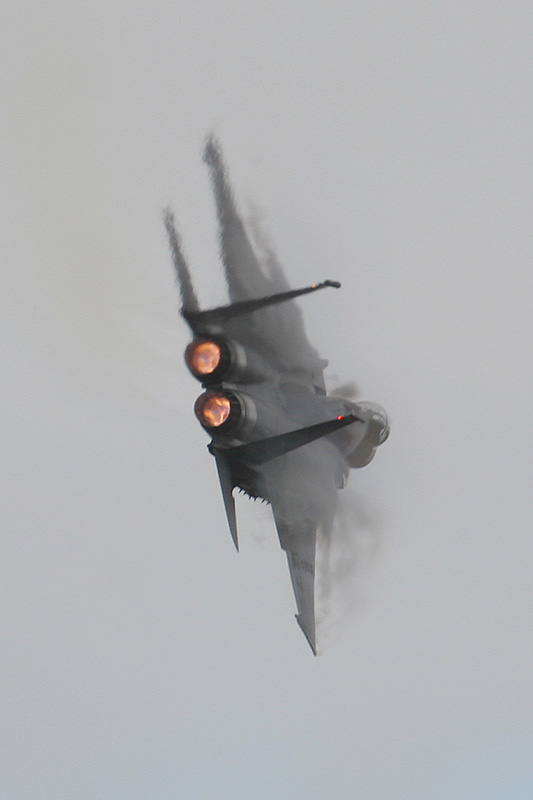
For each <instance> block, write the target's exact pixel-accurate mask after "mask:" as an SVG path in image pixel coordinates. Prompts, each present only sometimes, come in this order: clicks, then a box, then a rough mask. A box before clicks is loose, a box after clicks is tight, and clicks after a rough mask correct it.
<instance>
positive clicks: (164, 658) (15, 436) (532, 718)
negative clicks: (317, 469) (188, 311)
mask: <svg viewBox="0 0 533 800" xmlns="http://www.w3.org/2000/svg"><path fill="white" fill-rule="evenodd" d="M532 22H533V20H532V12H531V7H530V4H529V3H527V2H518V0H517V1H516V2H515V1H514V0H506V2H503V1H502V2H494V0H487V2H484V3H480V2H473V0H461V2H458V1H457V2H455V0H451V1H450V0H436V1H435V2H430V3H420V2H412V0H411V1H409V0H407V2H406V0H402V2H396V1H395V0H372V2H354V0H350V1H349V2H348V0H328V2H326V1H325V0H308V2H306V3H301V2H296V0H283V2H281V1H280V0H272V2H269V3H260V2H257V3H253V2H244V0H219V2H216V3H215V2H213V0H211V2H202V0H196V2H189V1H188V0H187V1H186V2H179V1H178V2H173V3H171V2H168V0H152V2H140V0H129V2H124V0H117V1H116V2H112V3H109V2H105V3H104V2H103V1H102V0H96V1H95V2H92V3H80V4H73V3H66V2H63V0H53V1H52V2H49V3H35V2H30V1H29V0H19V2H17V3H11V4H10V5H5V7H4V9H3V11H2V25H1V28H2V39H3V41H2V46H1V47H0V65H1V74H2V79H1V81H2V110H3V117H4V125H3V129H4V133H3V135H2V150H1V162H0V163H1V170H2V171H1V187H2V188H1V195H0V197H1V204H2V205H1V213H2V236H1V239H0V248H1V250H0V253H1V259H2V274H3V278H4V280H5V286H6V289H7V291H4V292H3V306H4V311H3V315H2V341H3V347H2V351H3V352H2V362H3V378H2V384H3V387H4V392H3V398H4V399H3V414H2V425H3V429H4V444H3V448H2V451H3V458H2V472H3V484H4V487H5V499H4V500H3V501H2V512H3V514H2V515H3V518H4V519H3V524H2V542H3V547H2V558H1V559H0V593H1V596H0V620H1V622H0V624H1V647H0V651H1V655H0V682H1V690H0V720H1V722H0V797H1V798H6V800H175V798H184V800H200V799H202V800H204V799H205V798H213V800H215V798H216V800H220V799H221V798H222V800H226V799H227V800H230V798H231V800H233V799H234V798H254V800H255V798H258V799H259V798H260V799H261V800H271V798H281V800H308V799H309V800H325V799H326V798H327V799H328V800H329V798H336V799H338V800H352V799H353V798H361V800H412V799H413V798H432V800H464V798H468V800H493V798H494V800H496V798H498V800H500V798H505V799H506V800H529V798H531V796H532V795H533V768H532V766H531V763H532V762H531V752H532V751H533V684H532V677H531V676H532V670H533V663H532V662H533V643H532V635H531V627H532V610H533V590H532V577H531V576H532V571H533V563H532V562H533V543H532V536H531V527H532V526H531V519H532V511H533V508H532V505H533V503H532V500H531V494H532V492H531V483H532V481H531V478H532V472H533V470H532V467H533V464H532V452H533V441H532V440H533V432H532V425H531V393H532V392H531V388H532V384H531V381H532V379H531V369H532V356H533V353H532V350H533V346H532V341H533V323H532V312H531V299H532V295H533V291H532V290H533V286H532V283H533V279H532V270H531V263H532V230H533V225H532V219H533V210H532V201H531V197H532V167H531V163H532V158H531V155H532V154H531V142H532V133H533V131H532V127H533V124H532V123H533V110H532V101H531V86H532V77H533V76H532V69H531V33H532V27H533V26H532ZM212 130H213V131H215V132H216V134H217V135H218V137H219V138H220V140H221V142H222V145H223V147H224V151H225V155H226V160H227V162H228V166H229V172H230V177H231V180H232V182H233V185H234V187H235V193H236V197H237V201H238V204H239V207H240V209H241V211H242V212H243V214H245V215H259V216H260V218H261V220H262V225H263V226H264V227H265V228H266V230H267V231H268V232H269V234H270V236H271V238H272V242H273V244H274V247H275V249H276V252H277V254H278V257H279V259H280V260H281V262H282V263H283V264H284V267H285V271H286V274H287V277H288V279H289V281H290V283H291V285H292V286H294V287H299V286H304V285H307V284H309V283H311V282H315V281H318V280H321V279H324V278H331V279H335V280H339V281H341V282H342V284H343V288H342V290H341V291H340V292H320V293H317V294H316V295H312V296H310V297H308V298H304V299H303V300H302V301H301V303H300V305H301V307H302V309H303V311H304V315H305V318H306V323H307V331H308V335H309V338H310V339H311V341H312V342H313V343H314V344H315V345H316V346H317V347H318V349H319V351H320V354H321V355H322V356H324V357H326V358H329V361H330V364H329V367H328V369H327V372H326V377H327V379H328V384H329V386H330V387H333V386H335V384H337V383H342V382H345V381H346V380H351V379H354V380H355V381H356V382H357V385H358V387H359V391H360V395H361V397H364V398H367V399H371V400H376V401H377V402H379V403H381V404H382V405H383V406H384V407H385V408H386V410H387V411H388V413H389V415H390V418H391V423H392V433H391V437H390V439H389V441H388V442H387V444H386V445H384V446H383V448H381V450H380V451H379V452H378V454H377V456H376V459H375V461H374V462H373V463H372V464H371V465H370V466H369V467H368V468H366V469H365V470H363V471H360V472H359V473H355V474H353V475H352V477H351V481H350V489H349V490H348V489H347V490H346V491H345V492H344V495H345V496H344V497H343V509H344V514H343V525H342V526H341V529H340V531H339V534H338V537H339V538H338V546H337V550H336V551H335V553H334V554H333V555H334V559H336V560H335V563H334V564H333V567H334V573H335V575H336V582H335V585H334V587H333V588H332V590H331V592H329V593H328V594H327V595H326V596H322V597H321V601H320V602H321V613H322V616H323V617H324V620H323V622H322V623H321V624H320V625H319V628H318V637H319V649H320V651H321V654H320V655H319V656H318V657H317V658H316V659H315V658H313V657H312V655H311V653H310V651H309V647H308V645H307V643H306V642H305V640H304V638H303V636H302V635H301V633H300V631H299V629H298V628H297V625H296V623H295V621H294V616H293V614H294V599H293V596H292V592H291V587H290V580H289V575H288V570H287V565H286V561H285V558H284V555H283V553H282V552H281V551H280V549H279V544H278V542H277V536H276V533H275V528H274V524H273V522H272V520H271V517H270V512H269V510H268V509H267V508H266V507H264V506H263V507H259V506H258V505H257V504H253V503H251V502H246V501H245V500H243V501H240V500H239V502H238V516H239V527H240V538H241V553H240V554H239V555H237V554H236V553H235V551H234V548H233V544H232V542H231V538H230V535H229V533H228V531H227V528H226V522H225V519H224V512H223V508H222V503H221V500H220V496H219V488H218V485H217V480H216V474H215V467H214V463H213V460H212V458H211V457H210V456H209V454H208V453H207V450H206V448H205V445H206V443H207V437H206V436H205V434H204V432H203V431H202V430H201V428H200V426H199V425H198V424H197V423H196V421H195V419H194V417H193V414H192V403H193V401H194V399H195V397H196V396H197V394H198V393H199V387H198V385H197V384H196V383H195V381H193V380H192V378H191V377H190V375H189V374H188V373H187V371H186V369H185V367H184V365H183V362H182V351H183V349H184V347H185V345H186V343H187V341H188V332H187V329H186V326H185V324H184V323H183V321H182V320H181V319H180V318H179V317H178V315H177V308H178V293H177V290H176V287H175V285H174V278H173V274H172V268H171V262H170V257H169V254H168V252H167V245H166V241H165V235H164V228H163V225H162V222H161V210H162V208H163V207H164V206H165V205H167V204H169V203H170V204H171V205H172V206H173V207H174V209H175V212H176V218H177V221H178V224H179V227H180V230H181V233H182V236H183V240H184V246H185V250H186V252H187V254H188V257H189V261H190V264H191V268H192V271H193V276H194V279H195V282H196V284H197V288H198V292H199V294H200V297H201V298H202V301H203V302H204V303H205V304H206V305H213V304H219V303H221V302H224V300H225V293H224V283H223V279H222V276H221V270H220V267H219V263H218V255H217V246H216V226H215V216H214V208H213V203H212V197H211V193H210V188H209V183H208V176H207V171H206V169H205V165H204V164H202V162H201V158H200V155H201V151H202V145H203V140H204V137H205V135H206V134H207V133H208V132H210V131H212ZM339 554H340V556H342V560H339Z"/></svg>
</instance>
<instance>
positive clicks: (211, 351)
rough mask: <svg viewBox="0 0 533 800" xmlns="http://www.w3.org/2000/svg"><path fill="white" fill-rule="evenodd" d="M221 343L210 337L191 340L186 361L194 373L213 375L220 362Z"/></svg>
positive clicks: (186, 352)
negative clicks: (209, 338)
mask: <svg viewBox="0 0 533 800" xmlns="http://www.w3.org/2000/svg"><path fill="white" fill-rule="evenodd" d="M221 354H222V351H221V349H220V345H218V344H217V343H216V342H213V341H210V340H208V339H197V340H195V341H194V342H191V343H190V345H189V346H188V347H187V349H186V351H185V361H186V362H187V366H188V367H189V369H190V370H191V372H192V373H193V374H194V375H197V376H203V375H211V374H212V373H213V372H214V371H215V370H216V368H217V367H218V365H219V364H220V357H221Z"/></svg>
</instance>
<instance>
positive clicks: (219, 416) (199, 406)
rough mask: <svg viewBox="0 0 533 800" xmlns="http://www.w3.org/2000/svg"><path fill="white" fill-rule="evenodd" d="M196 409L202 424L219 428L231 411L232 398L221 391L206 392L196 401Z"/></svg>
mask: <svg viewBox="0 0 533 800" xmlns="http://www.w3.org/2000/svg"><path fill="white" fill-rule="evenodd" d="M194 411H195V414H196V416H197V417H198V419H199V420H200V422H201V423H202V425H204V426H205V427H207V428H219V427H220V426H221V425H223V424H224V423H225V422H226V420H227V419H228V417H229V415H230V413H231V400H230V399H229V397H226V395H224V394H221V393H220V392H204V394H202V395H200V397H199V398H198V400H197V401H196V403H195V406H194Z"/></svg>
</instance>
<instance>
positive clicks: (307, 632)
mask: <svg viewBox="0 0 533 800" xmlns="http://www.w3.org/2000/svg"><path fill="white" fill-rule="evenodd" d="M295 617H296V622H297V623H298V625H299V626H300V628H301V629H302V631H303V634H304V636H305V638H306V639H307V641H308V643H309V647H310V648H311V650H312V651H313V655H314V656H316V654H317V652H316V632H315V623H314V621H312V622H311V621H310V620H308V619H304V617H303V615H302V614H295Z"/></svg>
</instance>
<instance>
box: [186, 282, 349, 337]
mask: <svg viewBox="0 0 533 800" xmlns="http://www.w3.org/2000/svg"><path fill="white" fill-rule="evenodd" d="M327 286H333V287H334V288H335V289H338V288H339V287H340V283H339V282H338V281H323V282H322V283H314V284H313V285H312V286H308V287H306V288H305V289H292V290H291V291H289V292H280V293H279V294H271V295H269V296H268V297H260V298H258V299H257V300H242V301H239V302H237V303H231V304H230V305H229V306H219V307H218V308H211V309H207V310H206V311H197V310H193V309H191V308H186V307H183V308H182V310H181V314H182V316H183V317H184V318H185V320H186V321H187V322H188V324H189V326H190V327H191V329H192V331H193V333H195V334H199V333H207V332H208V331H209V330H210V329H213V328H214V329H216V328H220V326H221V325H223V324H224V323H225V322H227V321H228V320H230V319H234V318H235V317H240V316H241V315H242V314H251V313H252V312H253V311H258V310H259V309H261V308H265V307H266V306H272V305H275V304H276V303H285V302H286V301H287V300H293V299H294V298H295V297H300V296H301V295H303V294H309V293H310V292H316V291H317V290H318V289H325V288H326V287H327Z"/></svg>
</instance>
